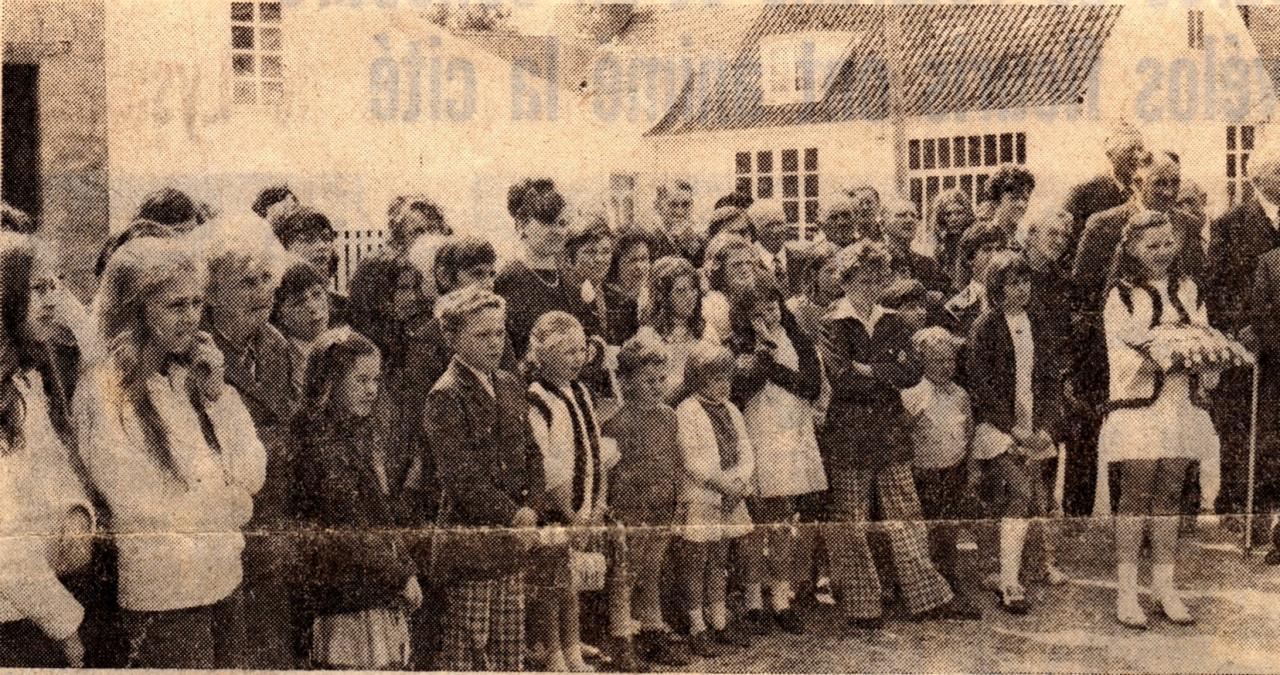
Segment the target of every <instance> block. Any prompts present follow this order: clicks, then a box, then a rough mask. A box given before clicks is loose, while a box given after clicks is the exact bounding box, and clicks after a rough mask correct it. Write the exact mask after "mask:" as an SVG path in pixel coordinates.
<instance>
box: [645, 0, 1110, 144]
mask: <svg viewBox="0 0 1280 675" xmlns="http://www.w3.org/2000/svg"><path fill="white" fill-rule="evenodd" d="M1120 11H1121V7H1120V6H1119V5H1083V6H1081V5H1004V4H993V5H956V4H950V3H948V4H940V3H939V4H918V5H909V6H897V7H886V6H884V5H872V4H865V5H864V4H846V5H830V4H798V5H797V4H783V5H766V7H765V9H764V10H763V11H762V12H761V14H760V16H759V18H758V19H757V20H756V21H755V23H754V25H753V26H752V27H751V29H750V30H749V31H748V33H747V34H746V36H745V38H744V40H743V43H742V48H741V49H740V50H739V51H738V52H737V55H736V56H735V57H734V58H733V59H732V60H731V62H730V63H729V64H728V66H727V67H726V68H725V69H723V71H722V72H721V73H720V74H719V75H718V76H717V77H716V78H715V79H714V80H713V81H711V82H710V83H709V85H708V86H707V87H705V88H704V91H703V92H702V95H699V94H698V93H697V92H692V93H691V92H687V91H686V92H684V94H685V95H683V96H682V97H681V100H677V102H676V105H675V106H673V108H672V111H670V112H669V113H668V115H667V117H666V118H664V119H663V121H662V123H660V124H659V125H658V126H657V127H654V128H653V129H651V130H650V131H649V134H650V135H658V134H678V133H687V132H696V131H714V130H722V129H747V128H755V127H771V126H790V125H798V124H820V123H829V122H842V121H848V120H859V119H868V120H875V119H883V118H886V117H888V116H889V97H888V81H889V73H888V67H887V65H886V64H887V62H888V59H887V56H886V54H885V49H884V45H885V44H886V37H885V36H886V30H885V29H886V19H887V18H889V17H891V16H893V15H891V14H889V12H894V13H896V15H897V16H896V18H898V19H899V20H900V24H899V25H900V30H899V35H901V36H902V38H901V44H902V47H901V50H900V54H901V57H900V60H899V63H900V64H901V67H900V68H899V69H898V70H899V71H900V72H901V73H903V78H904V80H903V82H902V89H901V91H902V106H903V114H904V115H906V116H912V117H914V116H922V115H938V114H947V113H957V112H965V111H976V110H1001V109H1009V108H1022V107H1034V106H1049V105H1062V104H1070V103H1076V102H1078V101H1080V100H1081V99H1080V97H1081V96H1082V95H1083V94H1084V93H1085V88H1086V85H1087V82H1088V79H1089V76H1090V74H1091V72H1092V71H1093V68H1094V65H1095V63H1096V62H1097V60H1098V56H1099V54H1100V53H1101V51H1102V47H1103V45H1104V44H1105V42H1106V40H1107V38H1108V37H1109V36H1110V34H1111V31H1112V29H1113V28H1114V27H1115V24H1116V21H1117V19H1118V18H1119V16H1120ZM806 31H835V32H847V33H849V34H850V41H851V43H852V44H853V47H852V49H851V51H850V53H849V56H848V58H847V59H845V61H844V63H843V64H842V65H841V66H840V67H839V70H838V71H836V75H835V76H834V79H833V80H832V82H831V86H830V87H829V88H828V89H827V91H826V93H825V95H824V96H823V97H822V99H821V100H818V101H811V102H802V103H793V104H784V105H764V104H763V103H762V102H761V85H760V82H761V74H760V40H761V39H762V38H764V37H766V36H771V35H780V34H787V33H799V32H806ZM686 89H688V86H686ZM677 107H679V108H682V109H681V110H676V108H677ZM673 115H675V116H677V117H678V119H674V120H673V119H672V117H673Z"/></svg>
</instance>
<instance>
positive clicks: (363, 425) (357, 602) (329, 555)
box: [293, 328, 422, 670]
mask: <svg viewBox="0 0 1280 675" xmlns="http://www.w3.org/2000/svg"><path fill="white" fill-rule="evenodd" d="M380 361H381V357H380V356H379V355H378V348H377V347H375V346H374V345H373V343H372V342H370V341H369V340H368V339H367V338H365V337H363V336H361V335H360V334H358V333H355V332H352V331H351V330H350V329H348V328H340V329H334V330H331V331H329V332H326V333H324V334H323V335H321V336H320V337H319V339H318V340H317V341H316V344H315V348H314V350H313V351H312V353H311V356H310V358H309V359H308V361H307V378H306V389H305V390H304V397H303V401H304V405H303V407H302V412H300V413H299V415H298V417H297V418H296V419H295V420H294V424H293V429H294V438H295V442H296V443H297V448H298V450H297V454H296V458H297V463H296V465H295V470H296V473H297V482H296V485H295V490H294V494H295V495H296V497H295V508H296V514H297V518H298V520H299V521H300V522H301V523H303V524H304V525H305V526H306V527H307V528H309V529H310V530H311V537H310V538H309V539H310V541H311V543H312V545H310V546H308V547H306V549H307V551H308V552H309V556H308V557H309V559H308V560H307V561H306V562H307V569H308V570H309V573H308V575H307V578H306V580H305V581H304V583H303V598H304V600H303V604H304V606H305V608H306V613H305V615H306V616H311V617H313V618H312V620H311V645H310V646H311V664H312V667H319V668H324V667H328V668H361V669H365V668H369V669H379V670H389V669H396V668H404V667H405V666H407V665H408V664H409V657H410V645H409V624H408V614H409V613H410V612H413V611H414V610H416V609H417V608H418V606H419V605H421V603H422V588H421V587H420V586H419V585H418V577H417V569H416V568H415V567H414V563H413V561H412V560H411V559H410V558H409V555H408V552H407V551H406V549H405V546H404V543H403V542H401V541H400V535H399V531H398V529H397V524H398V522H397V517H396V515H397V514H396V513H395V509H394V508H393V506H392V504H393V501H392V497H393V489H394V485H393V483H391V481H389V480H388V473H389V472H388V470H387V466H386V464H387V462H386V459H387V458H386V448H385V447H384V446H383V445H382V443H381V442H380V438H379V437H378V434H377V432H376V431H375V428H374V427H375V425H374V423H373V422H372V420H371V414H372V413H373V407H374V402H375V401H376V400H377V397H378V384H379V381H380V379H381V377H380V372H381V367H382V364H381V363H380Z"/></svg>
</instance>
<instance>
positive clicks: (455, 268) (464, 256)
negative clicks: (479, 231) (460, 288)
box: [434, 235, 498, 292]
mask: <svg viewBox="0 0 1280 675" xmlns="http://www.w3.org/2000/svg"><path fill="white" fill-rule="evenodd" d="M497 262H498V254H497V252H496V251H494V250H493V244H490V243H489V240H487V239H482V238H480V237H476V236H471V235H463V236H460V237H454V238H451V239H448V240H446V241H445V242H444V243H443V244H441V245H440V248H439V249H437V250H436V259H435V270H434V272H435V275H434V276H435V283H436V288H438V289H439V290H440V291H442V292H447V291H451V290H453V289H454V288H456V287H457V285H458V275H459V274H461V273H462V272H463V271H464V270H469V269H471V268H472V267H475V266H477V265H493V264H496V263H497ZM441 277H443V278H444V280H445V282H446V283H447V284H448V286H447V287H443V288H442V287H441V286H440V281H439V280H440V278H441Z"/></svg>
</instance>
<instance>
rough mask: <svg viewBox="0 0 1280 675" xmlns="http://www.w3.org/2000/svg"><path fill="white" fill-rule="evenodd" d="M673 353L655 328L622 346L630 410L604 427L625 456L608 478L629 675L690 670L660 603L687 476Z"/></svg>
mask: <svg viewBox="0 0 1280 675" xmlns="http://www.w3.org/2000/svg"><path fill="white" fill-rule="evenodd" d="M666 352H667V349H666V346H665V345H663V344H662V339H661V338H659V337H658V335H657V334H656V333H654V332H653V331H652V330H651V329H643V330H642V332H641V333H640V334H639V335H637V336H636V337H633V338H631V339H630V340H627V341H626V343H624V344H623V345H622V350H621V351H620V352H619V353H618V379H619V380H620V381H621V383H622V396H623V401H624V403H623V404H622V407H621V408H620V409H619V410H618V412H617V413H616V414H614V416H613V417H611V418H609V421H607V422H605V423H604V425H603V427H602V431H603V433H604V434H605V436H607V437H609V438H612V439H614V441H615V442H616V443H617V446H618V454H619V460H618V465H617V466H615V467H614V468H613V471H612V472H611V473H610V474H609V509H610V511H611V513H612V517H613V518H614V519H615V520H616V522H618V523H620V524H621V525H622V527H623V528H624V537H625V542H626V547H625V551H626V552H625V554H624V555H623V556H621V558H622V559H620V560H614V561H613V564H612V566H611V569H610V572H611V576H610V584H609V625H610V629H611V632H612V634H613V637H614V641H615V649H614V653H613V662H614V666H615V667H617V668H618V669H619V670H623V671H632V670H639V669H642V668H644V663H643V662H646V661H647V662H650V663H654V664H657V665H662V666H674V667H681V666H685V665H688V660H687V659H685V658H684V657H683V656H682V655H681V654H680V653H679V652H678V651H676V649H675V647H674V645H673V644H672V642H671V640H670V638H669V636H668V634H669V633H670V631H671V629H670V628H669V627H668V626H667V623H666V621H664V620H663V618H662V599H661V597H660V592H661V589H662V587H663V583H662V569H663V564H664V561H665V560H666V556H667V550H668V548H669V547H670V544H671V530H670V526H671V524H672V522H673V519H674V517H675V509H676V497H677V494H678V492H677V491H678V489H679V486H680V481H681V479H682V476H683V470H682V466H683V464H682V463H681V460H680V448H679V445H678V441H677V436H676V413H675V411H674V410H672V409H671V408H670V407H669V406H667V405H666V404H665V403H663V395H664V393H665V386H664V380H665V379H666V370H667V355H666ZM633 636H634V639H633ZM637 652H638V656H639V658H637Z"/></svg>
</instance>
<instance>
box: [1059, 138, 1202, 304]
mask: <svg viewBox="0 0 1280 675" xmlns="http://www.w3.org/2000/svg"><path fill="white" fill-rule="evenodd" d="M1181 185H1182V165H1181V163H1180V161H1179V159H1178V156H1177V155H1176V154H1174V153H1172V152H1168V151H1162V152H1156V153H1153V154H1151V155H1149V156H1148V157H1147V160H1146V161H1145V162H1144V163H1143V165H1142V166H1140V167H1138V170H1137V171H1135V172H1134V174H1133V195H1132V197H1131V198H1130V199H1129V201H1127V202H1125V203H1124V204H1121V205H1120V206H1117V207H1115V208H1113V209H1108V210H1106V211H1103V212H1101V213H1095V214H1094V215H1093V216H1091V217H1090V218H1089V222H1088V223H1087V224H1086V225H1085V229H1084V235H1083V236H1082V237H1081V239H1080V247H1079V249H1078V250H1077V251H1076V261H1075V267H1074V268H1073V270H1072V276H1073V277H1074V279H1075V283H1076V292H1077V294H1078V295H1077V299H1078V302H1079V303H1080V304H1079V305H1078V307H1077V309H1078V310H1080V311H1083V312H1101V311H1102V300H1103V297H1104V294H1105V292H1106V284H1107V273H1108V271H1109V270H1110V268H1111V258H1112V257H1114V256H1115V252H1116V247H1117V246H1119V245H1120V238H1121V235H1122V233H1123V232H1124V226H1125V224H1126V223H1128V222H1129V219H1130V218H1131V217H1133V214H1135V213H1137V212H1138V211H1140V210H1143V209H1149V210H1152V211H1163V212H1166V213H1169V218H1170V220H1171V221H1172V222H1173V224H1174V226H1175V228H1177V229H1178V230H1179V231H1180V232H1182V233H1183V237H1184V244H1185V249H1184V257H1183V265H1184V269H1185V270H1187V271H1189V272H1191V273H1193V274H1197V273H1199V272H1200V270H1201V269H1202V268H1203V266H1204V247H1203V246H1202V245H1201V244H1200V227H1199V225H1198V224H1197V223H1196V222H1195V221H1194V220H1192V219H1191V217H1190V216H1188V215H1187V214H1185V213H1183V212H1182V211H1178V210H1176V209H1175V207H1176V206H1177V202H1178V191H1179V188H1180V187H1181Z"/></svg>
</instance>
